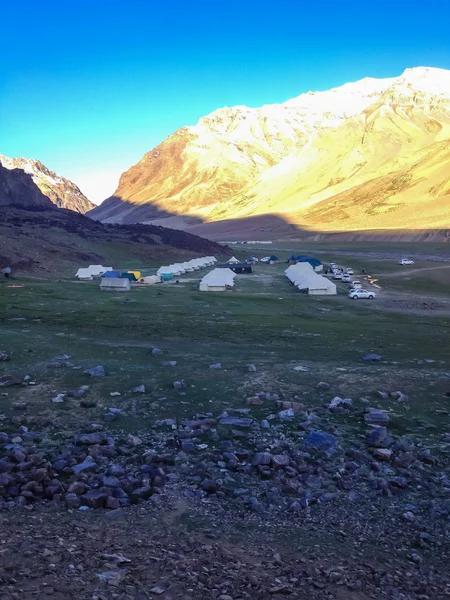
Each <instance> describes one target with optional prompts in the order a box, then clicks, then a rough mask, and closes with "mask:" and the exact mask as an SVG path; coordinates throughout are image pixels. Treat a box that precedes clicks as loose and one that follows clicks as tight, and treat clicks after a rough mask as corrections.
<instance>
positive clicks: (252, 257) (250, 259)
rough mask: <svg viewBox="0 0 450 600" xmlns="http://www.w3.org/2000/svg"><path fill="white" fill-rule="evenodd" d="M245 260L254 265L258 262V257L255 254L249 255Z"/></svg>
mask: <svg viewBox="0 0 450 600" xmlns="http://www.w3.org/2000/svg"><path fill="white" fill-rule="evenodd" d="M245 262H247V263H248V264H249V265H254V264H255V263H257V262H258V259H257V258H256V257H255V256H249V257H248V258H247V260H246V261H245Z"/></svg>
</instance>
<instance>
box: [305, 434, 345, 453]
mask: <svg viewBox="0 0 450 600" xmlns="http://www.w3.org/2000/svg"><path fill="white" fill-rule="evenodd" d="M336 443H337V439H336V438H335V437H334V435H331V433H326V432H325V431H317V430H312V431H310V432H309V433H308V436H307V437H306V439H305V446H307V447H310V448H318V449H320V450H331V449H333V448H334V447H335V446H336Z"/></svg>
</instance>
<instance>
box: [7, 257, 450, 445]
mask: <svg viewBox="0 0 450 600" xmlns="http://www.w3.org/2000/svg"><path fill="white" fill-rule="evenodd" d="M237 254H238V255H240V253H237ZM278 254H281V256H280V259H285V256H282V253H278ZM125 263H126V261H124V264H123V265H122V264H121V266H126V264H125ZM366 263H367V261H366ZM345 264H351V265H352V266H353V267H355V268H357V267H358V266H359V265H358V261H356V260H353V259H352V260H351V261H348V262H346V263H345ZM367 264H368V263H367ZM286 266H287V265H286V264H278V265H262V264H259V265H257V267H256V268H255V269H254V274H253V275H251V276H247V275H239V276H237V277H236V285H235V289H234V290H233V291H230V292H225V293H205V292H199V291H198V280H199V278H200V277H201V275H202V273H203V272H197V273H192V274H189V276H183V277H180V283H179V284H174V283H170V284H163V285H157V286H149V287H140V288H137V287H134V288H133V289H132V291H131V292H130V293H107V292H104V293H103V292H100V291H99V288H98V282H96V281H92V282H82V283H79V282H76V281H71V280H59V281H55V280H53V281H48V280H38V279H23V280H20V281H16V282H15V283H16V284H20V285H23V287H21V288H8V287H7V286H6V282H4V281H3V282H2V285H1V287H0V315H1V317H0V328H1V334H0V335H1V343H0V346H1V348H0V349H1V350H4V351H6V352H8V353H10V354H11V356H12V360H11V361H10V362H8V363H0V365H1V366H0V369H1V370H2V371H3V372H12V373H14V374H16V375H18V376H19V377H23V376H25V375H29V376H30V377H31V378H32V379H34V380H36V382H37V384H38V385H36V386H35V387H31V386H30V387H18V388H9V389H8V390H7V391H8V394H9V395H8V396H7V397H0V413H3V414H4V415H6V416H9V415H10V414H12V411H11V408H10V406H11V402H12V401H14V400H17V399H23V398H25V399H28V400H29V404H30V409H29V410H30V411H31V412H33V413H35V414H38V415H48V414H55V413H56V414H58V415H61V416H62V417H63V419H64V420H66V422H67V423H74V424H75V423H77V422H84V421H88V420H90V421H92V420H97V419H99V418H101V416H102V414H103V412H104V410H105V409H106V408H108V407H110V406H114V407H119V408H122V409H123V410H124V411H125V415H126V418H124V419H121V420H120V422H119V425H117V427H121V428H125V429H127V430H133V431H136V430H142V429H147V428H150V427H151V426H152V424H153V422H154V420H155V419H161V418H169V417H175V416H176V417H181V416H182V417H190V416H192V415H193V414H195V413H197V412H213V413H214V414H217V413H218V412H220V411H222V410H225V409H229V408H239V407H242V406H245V399H246V398H247V397H248V396H251V395H253V394H255V393H257V392H260V391H262V390H264V391H269V392H272V393H281V394H283V396H284V397H285V398H286V399H297V400H298V399H300V400H301V401H302V402H304V403H305V404H306V405H311V406H312V405H317V403H318V402H323V399H322V398H321V397H320V395H319V392H318V391H317V390H316V389H315V385H316V384H317V383H318V382H319V381H322V380H325V381H328V382H329V383H331V384H332V385H331V390H330V393H329V394H327V397H329V398H330V399H331V398H332V397H333V396H334V395H343V396H350V397H352V398H355V399H357V398H359V397H361V396H368V397H369V398H370V399H371V400H372V401H373V403H374V405H382V404H383V401H380V400H379V399H375V396H374V392H375V391H376V390H379V389H381V390H385V391H394V390H398V389H400V390H402V391H404V392H405V393H407V394H409V396H410V402H409V403H408V406H407V407H394V408H395V411H397V412H399V414H398V422H399V426H400V427H403V428H407V427H411V426H412V425H411V423H412V424H415V425H414V427H413V430H414V431H415V433H416V434H417V435H425V434H427V431H428V429H427V428H428V427H438V428H439V430H441V429H442V430H444V429H445V427H446V423H445V422H442V418H440V417H439V415H438V414H437V413H436V412H435V411H436V410H437V409H447V408H448V398H447V397H446V396H444V393H445V392H446V391H447V388H448V381H449V380H448V379H446V377H445V375H444V374H445V372H447V371H450V319H446V318H443V317H442V315H439V316H434V315H432V314H429V313H427V314H423V315H422V314H421V315H417V314H415V313H412V314H411V313H406V314H401V313H400V314H399V313H398V312H395V313H394V312H391V311H389V310H384V309H380V308H379V307H378V304H377V301H375V303H374V304H371V303H368V302H365V303H364V302H359V303H355V302H352V301H351V300H350V299H349V298H348V297H347V291H348V288H347V286H346V285H344V284H341V283H339V284H338V291H339V294H338V295H337V296H335V297H327V298H326V297H306V296H303V295H301V294H299V293H298V291H297V290H296V289H295V288H293V286H291V284H290V283H289V281H288V280H287V278H286V277H285V276H284V270H285V268H286ZM375 266H376V271H377V273H379V275H380V280H381V284H382V285H384V280H383V277H385V276H386V281H391V280H390V279H389V278H388V276H389V274H390V273H392V269H397V268H398V266H397V265H395V264H394V265H393V264H392V261H382V260H380V259H377V260H376V262H375V263H374V268H375ZM415 266H416V267H417V266H418V265H415ZM152 269H153V267H152V266H151V265H147V271H146V272H151V271H152ZM424 273H429V272H424ZM432 273H433V277H434V276H435V275H434V271H433V272H432ZM421 277H425V275H422V276H421ZM411 281H412V280H405V278H400V279H398V281H397V283H396V286H397V287H396V288H395V289H396V290H397V291H398V290H399V289H400V290H401V285H402V283H404V284H405V289H407V288H408V286H409V285H410V284H411ZM427 281H428V280H427ZM449 316H450V315H449ZM18 318H19V319H25V320H19V321H17V320H11V319H18ZM153 347H159V348H161V349H162V350H163V352H164V354H163V355H156V356H154V355H152V353H151V350H152V348H153ZM368 352H375V353H378V354H381V355H382V357H383V361H382V362H381V363H375V364H366V363H364V362H362V361H361V357H362V356H364V355H365V354H366V353H368ZM62 354H67V355H69V356H71V359H70V361H71V362H72V363H73V364H74V365H75V366H76V367H80V368H78V369H73V368H71V367H69V368H48V367H47V365H46V363H47V362H48V361H51V360H52V358H53V357H55V356H58V355H62ZM168 360H170V361H172V360H175V361H177V365H176V366H175V367H168V366H163V365H162V362H163V361H168ZM427 361H434V362H427ZM217 362H220V363H221V364H222V369H217V370H215V369H210V368H209V365H210V364H213V363H217ZM248 363H252V364H254V365H255V366H256V368H257V371H256V372H255V373H249V372H248V371H247V370H246V367H245V366H246V364H248ZM98 364H101V365H103V366H104V367H105V370H106V372H107V376H106V377H104V378H96V379H91V378H90V377H89V376H88V375H86V374H85V373H84V370H85V369H87V368H90V367H93V366H96V365H98ZM298 365H301V366H304V367H306V368H307V369H308V370H307V371H304V372H303V371H295V370H294V367H295V366H298ZM179 379H185V380H186V382H187V384H188V387H187V388H186V395H185V396H180V395H179V392H177V391H176V390H174V389H173V388H172V382H173V381H174V380H179ZM142 383H143V384H144V385H145V386H146V390H147V391H146V394H145V395H142V396H138V397H137V396H136V395H134V394H132V393H131V389H132V388H133V387H135V386H137V385H140V384H142ZM83 384H92V395H93V397H94V398H95V400H96V403H97V404H96V406H95V407H93V408H90V409H82V410H80V407H79V404H78V401H75V400H66V402H64V403H62V404H52V402H51V398H52V396H54V395H55V392H60V391H64V390H68V389H73V388H76V387H78V386H80V385H83ZM110 392H120V394H121V396H118V397H110V396H109V394H110ZM384 402H385V404H386V406H385V407H386V408H392V405H393V403H392V401H384ZM380 403H381V404H380ZM266 410H267V409H266ZM253 412H255V414H258V410H257V409H253ZM413 415H414V417H413ZM261 416H264V413H263V412H261ZM405 419H406V423H408V419H412V420H411V423H410V424H409V425H405V421H404V420H405ZM114 426H116V425H115V424H114Z"/></svg>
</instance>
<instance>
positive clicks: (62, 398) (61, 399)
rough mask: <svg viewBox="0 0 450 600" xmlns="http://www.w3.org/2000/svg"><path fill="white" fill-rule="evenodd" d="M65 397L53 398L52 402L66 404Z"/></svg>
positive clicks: (61, 395)
mask: <svg viewBox="0 0 450 600" xmlns="http://www.w3.org/2000/svg"><path fill="white" fill-rule="evenodd" d="M64 397H65V394H58V395H57V396H55V397H54V398H52V402H54V403H58V402H64Z"/></svg>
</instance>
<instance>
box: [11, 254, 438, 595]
mask: <svg viewBox="0 0 450 600" xmlns="http://www.w3.org/2000/svg"><path fill="white" fill-rule="evenodd" d="M274 246H277V248H278V249H277V250H273V249H272V250H270V251H267V250H265V249H261V248H249V247H248V246H244V247H242V248H241V247H237V248H233V251H234V252H235V253H236V255H237V256H238V258H244V257H245V256H246V255H247V254H249V253H252V254H256V256H259V257H262V256H264V255H267V254H268V253H273V252H275V253H276V254H277V256H278V257H279V258H280V260H281V261H282V262H281V263H280V264H278V265H263V264H261V263H259V264H258V265H256V266H255V268H254V273H253V274H252V275H238V276H237V277H236V284H235V289H234V290H233V291H230V292H226V293H205V292H199V291H198V281H199V278H200V277H201V276H202V274H203V272H197V273H191V274H189V276H183V277H182V278H179V283H178V284H176V283H169V284H162V285H157V286H149V287H145V288H142V287H139V288H138V287H134V288H133V289H132V291H131V292H129V293H117V294H110V293H101V292H100V291H99V289H98V283H97V282H95V281H93V282H84V283H78V282H74V281H71V280H67V279H58V280H57V279H54V280H41V279H32V278H20V277H19V278H16V279H13V280H11V281H9V282H8V281H7V280H2V281H1V282H0V340H1V341H0V351H3V352H5V353H6V354H7V355H9V360H7V361H4V362H0V381H1V377H2V376H4V375H6V374H9V375H11V376H12V377H15V378H16V379H17V380H18V381H19V382H22V383H19V384H18V385H11V386H8V387H4V388H3V387H2V388H1V390H0V392H1V394H2V395H0V418H1V420H0V431H2V432H4V435H3V437H2V434H1V433H0V507H1V508H2V510H1V511H0V597H1V598H5V599H13V598H14V599H16V598H17V599H19V598H20V599H21V600H28V599H32V598H42V597H46V596H50V597H53V598H57V599H58V600H59V599H61V600H62V599H63V598H64V599H74V600H75V599H77V600H78V599H81V598H83V599H84V598H87V599H92V600H94V599H97V600H100V599H108V600H109V599H113V598H115V599H121V600H125V599H126V600H132V599H133V600H134V599H142V600H144V599H145V600H147V599H151V598H164V599H165V600H168V599H169V598H170V599H172V600H175V599H178V598H180V599H181V598H183V599H189V598H191V599H192V600H194V599H195V600H197V599H205V600H206V599H210V598H213V599H219V600H230V599H231V600H241V599H246V598H249V599H250V598H251V599H266V598H273V599H277V598H284V597H290V598H317V599H321V600H322V599H330V600H331V599H335V600H344V599H345V600H366V599H369V598H375V599H378V598H388V599H392V600H400V599H401V600H427V599H429V600H435V599H444V598H448V597H449V596H450V581H449V577H448V564H449V563H448V561H449V558H450V536H449V523H450V476H449V456H450V406H449V403H450V295H449V289H450V269H449V268H448V259H449V254H447V253H446V251H445V249H443V250H442V251H439V252H434V251H431V250H430V251H429V252H430V254H433V258H434V260H429V258H430V257H427V258H428V260H425V259H423V258H422V259H421V258H417V257H416V259H415V264H414V265H412V266H410V267H403V268H400V267H399V265H398V264H397V260H398V258H399V256H398V255H397V256H396V257H395V259H394V258H393V255H391V254H390V253H391V250H392V249H391V248H388V246H386V247H385V249H384V251H383V248H380V246H379V245H377V246H376V248H375V247H372V248H370V247H369V248H368V249H366V250H365V251H364V250H360V254H359V255H357V254H353V255H349V254H347V253H346V252H347V251H351V249H349V248H344V247H340V248H335V247H333V248H332V247H329V248H327V247H326V246H324V245H323V246H317V247H316V248H315V250H316V251H319V252H321V253H322V254H320V256H323V260H334V261H335V262H337V263H338V264H343V266H351V267H353V269H354V270H355V276H354V278H358V279H360V280H363V281H364V284H365V285H366V284H367V285H368V286H369V287H370V288H371V289H373V290H375V291H376V293H377V298H376V299H375V300H373V301H362V300H361V301H358V302H354V301H352V300H351V299H350V298H348V296H347V291H348V288H347V286H346V285H345V284H342V283H340V282H337V285H338V292H339V293H338V295H337V296H335V297H308V296H303V295H301V294H300V293H298V291H296V290H295V289H294V288H293V287H292V286H291V284H290V283H289V281H288V280H287V278H286V277H285V276H284V270H285V268H286V267H287V265H286V263H285V262H283V261H286V260H287V257H288V255H289V254H291V251H290V249H291V247H292V245H291V246H290V248H285V249H283V246H282V245H281V246H280V245H279V244H278V245H276V244H274ZM425 248H426V247H425ZM310 249H311V247H310ZM296 251H297V252H298V253H300V252H303V249H302V248H301V247H299V248H296ZM393 254H395V252H394V251H393ZM114 266H115V267H117V268H120V267H122V266H123V267H125V266H127V267H131V265H129V264H123V265H120V264H118V265H114ZM136 267H138V268H141V270H143V271H144V272H145V273H147V272H148V273H151V272H154V271H155V269H156V267H157V265H156V264H147V265H144V264H140V265H138V264H137V265H136ZM362 268H364V271H365V273H364V274H363V273H362V272H361V271H362ZM10 285H17V286H21V287H9V286H10ZM368 353H375V354H377V355H379V356H380V360H378V361H375V362H366V361H363V360H362V357H364V356H365V355H366V354H368ZM219 363H220V368H219V367H217V365H218V364H219ZM98 365H101V366H102V367H104V371H105V376H100V377H90V376H89V375H88V374H87V373H86V372H85V371H86V370H88V369H91V368H93V367H96V366H98ZM212 365H215V368H211V366H212ZM249 365H253V366H252V367H249ZM24 378H25V379H24ZM30 382H31V383H33V384H34V385H30ZM141 385H143V386H144V388H143V391H140V392H137V391H133V390H135V388H136V387H137V386H141ZM83 386H89V389H88V390H85V391H84V393H83V394H82V395H80V396H79V397H77V396H76V395H75V396H73V395H72V396H70V395H67V392H68V391H70V390H75V391H78V390H81V389H82V387H83ZM141 390H142V388H141ZM397 392H398V394H397ZM59 394H62V396H61V397H60V400H62V401H57V402H54V401H52V400H53V399H55V398H58V395H59ZM64 394H66V395H65V396H64ZM336 397H339V398H341V399H342V400H344V399H349V398H351V399H352V402H351V403H349V402H348V401H347V402H345V401H344V402H335V403H334V404H335V406H333V405H332V406H331V408H330V404H331V403H332V400H333V399H334V398H336ZM111 409H114V410H112V411H111ZM290 409H291V410H290ZM286 410H287V411H288V413H287V414H285V413H283V411H286ZM280 413H282V414H280ZM290 415H292V416H290ZM94 424H95V426H94ZM377 425H378V426H379V427H377ZM384 427H385V428H386V429H383V428H384ZM380 428H381V429H380ZM314 432H319V434H318V435H319V440H317V438H316V441H314V435H317V434H315V433H314ZM374 432H375V434H376V435H375V434H374ZM80 434H81V437H80ZM86 435H87V436H88V437H86ZM83 436H84V437H83ZM89 436H90V437H89ZM375 438H376V439H375ZM27 457H28V458H27ZM33 461H34V462H33ZM39 461H42V465H45V466H43V467H41V468H40V469H38V471H39V478H38V473H37V471H36V467H35V466H33V465H34V464H36V465H38V466H39V464H40V463H39ZM87 462H90V464H89V465H87V466H86V463H87ZM38 463H39V464H38ZM85 468H86V470H83V469H85ZM44 471H45V472H44ZM5 474H6V477H5ZM8 477H9V478H12V479H10V480H8ZM38 479H39V480H38ZM12 480H14V481H12ZM8 481H9V483H8ZM69 489H70V490H75V491H74V492H72V491H69ZM108 490H109V491H108ZM89 492H94V493H93V494H92V493H91V494H89ZM96 494H97V495H96ZM102 494H103V495H102ZM68 496H70V499H69V498H68ZM97 501H98V502H99V503H100V505H101V506H104V505H105V503H109V502H110V503H111V504H110V507H111V510H107V509H106V510H105V509H104V508H99V509H95V508H94V506H95V502H97ZM80 505H81V507H83V506H84V507H85V508H86V510H83V509H81V510H80Z"/></svg>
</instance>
